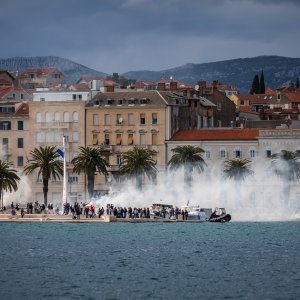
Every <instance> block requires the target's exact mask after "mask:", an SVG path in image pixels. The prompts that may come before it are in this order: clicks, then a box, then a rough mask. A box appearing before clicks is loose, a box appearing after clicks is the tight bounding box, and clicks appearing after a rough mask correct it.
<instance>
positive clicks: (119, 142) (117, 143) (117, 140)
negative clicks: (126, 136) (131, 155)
mask: <svg viewBox="0 0 300 300" xmlns="http://www.w3.org/2000/svg"><path fill="white" fill-rule="evenodd" d="M116 145H122V135H121V133H117V138H116Z"/></svg>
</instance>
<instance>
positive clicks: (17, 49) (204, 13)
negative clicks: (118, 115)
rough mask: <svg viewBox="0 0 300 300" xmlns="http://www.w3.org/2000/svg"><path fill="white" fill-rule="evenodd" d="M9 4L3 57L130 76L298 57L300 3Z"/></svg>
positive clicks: (70, 0)
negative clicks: (59, 59) (51, 60)
mask: <svg viewBox="0 0 300 300" xmlns="http://www.w3.org/2000/svg"><path fill="white" fill-rule="evenodd" d="M2 2H3V3H2V6H1V11H0V34H1V36H2V41H1V42H2V45H5V47H2V48H1V49H0V57H2V58H6V57H11V56H17V55H19V56H24V55H27V56H30V55H32V56H35V55H58V56H64V57H66V58H70V59H76V61H77V62H79V63H82V64H87V65H88V66H89V67H92V68H95V69H98V70H100V71H104V72H114V71H116V72H125V71H128V70H133V69H152V70H158V69H159V70H161V69H164V68H167V67H174V66H178V65H180V64H183V63H187V62H207V61H214V60H224V59H229V58H234V57H233V56H234V55H236V56H237V57H245V56H255V55H259V54H277V55H286V56H298V51H297V49H299V42H298V39H297V38H296V37H297V36H298V28H299V25H300V10H299V9H295V5H299V3H300V1H292V0H289V1H284V3H283V2H282V1H277V0H275V1H272V3H271V1H268V0H267V1H258V0H202V1H198V0H186V1H182V0H111V1H99V0H89V2H88V5H87V3H84V2H83V1H79V0H64V1H60V0H52V1H50V0H43V1H41V0H27V1H20V0H15V1H8V0H6V1H4V0H2ZM8 32H9V34H8ZM291 41H293V42H291Z"/></svg>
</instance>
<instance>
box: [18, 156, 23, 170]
mask: <svg viewBox="0 0 300 300" xmlns="http://www.w3.org/2000/svg"><path fill="white" fill-rule="evenodd" d="M17 165H18V167H23V165H24V158H23V156H18V161H17Z"/></svg>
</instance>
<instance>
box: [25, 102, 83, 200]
mask: <svg viewBox="0 0 300 300" xmlns="http://www.w3.org/2000/svg"><path fill="white" fill-rule="evenodd" d="M84 108H85V103H84V102H83V101H78V100H77V101H49V102H47V101H46V102H45V101H34V102H30V103H29V126H30V128H31V131H30V135H31V139H30V140H31V143H30V144H28V145H27V148H26V152H27V153H29V152H30V151H31V150H32V149H34V148H35V147H39V146H56V147H58V148H60V149H62V143H63V136H65V137H66V149H65V155H66V162H67V173H68V174H67V176H68V187H67V200H68V201H70V202H71V203H74V202H75V201H79V202H80V201H84V200H85V193H84V191H85V177H84V175H83V174H82V175H77V174H73V172H72V169H73V166H72V165H71V164H70V162H71V160H72V159H73V158H74V157H75V156H76V155H77V154H78V148H79V147H80V146H84V141H85V132H84V128H85V109H84ZM31 184H32V195H31V199H32V200H38V201H39V202H40V203H42V202H43V193H42V192H43V185H42V182H41V179H40V180H39V181H38V180H37V174H35V175H33V176H31ZM62 188H63V180H62V178H61V179H60V180H58V181H51V182H50V183H49V193H48V203H56V204H57V203H61V201H62Z"/></svg>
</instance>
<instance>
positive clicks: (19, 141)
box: [18, 138, 24, 148]
mask: <svg viewBox="0 0 300 300" xmlns="http://www.w3.org/2000/svg"><path fill="white" fill-rule="evenodd" d="M23 147H24V139H23V138H18V148H23Z"/></svg>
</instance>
